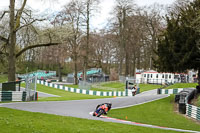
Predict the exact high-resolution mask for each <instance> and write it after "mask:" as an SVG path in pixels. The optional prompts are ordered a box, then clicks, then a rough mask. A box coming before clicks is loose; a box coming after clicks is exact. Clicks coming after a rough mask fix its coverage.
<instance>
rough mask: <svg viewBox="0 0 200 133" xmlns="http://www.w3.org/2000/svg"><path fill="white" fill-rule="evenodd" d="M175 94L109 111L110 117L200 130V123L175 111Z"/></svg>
mask: <svg viewBox="0 0 200 133" xmlns="http://www.w3.org/2000/svg"><path fill="white" fill-rule="evenodd" d="M173 104H174V95H171V96H170V97H167V98H164V99H161V100H158V101H154V102H151V103H146V104H142V105H137V106H133V107H129V108H124V109H115V110H111V111H110V112H109V114H108V115H109V116H110V117H114V118H119V119H125V118H126V117H127V120H129V121H134V122H139V123H144V124H152V125H157V126H164V127H171V128H179V129H186V130H197V131H200V124H197V123H195V122H194V121H192V120H190V119H187V118H186V117H184V116H183V115H180V114H177V113H176V112H174V108H173Z"/></svg>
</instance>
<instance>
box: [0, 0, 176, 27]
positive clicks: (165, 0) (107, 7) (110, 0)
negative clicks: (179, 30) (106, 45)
mask: <svg viewBox="0 0 200 133" xmlns="http://www.w3.org/2000/svg"><path fill="white" fill-rule="evenodd" d="M16 1H22V0H16ZM48 1H53V2H48ZM68 1H70V0H28V1H27V5H28V6H30V7H31V8H33V9H34V10H36V11H38V12H43V11H45V10H47V9H50V10H52V11H60V10H61V8H62V6H63V5H65V4H66V3H68ZM114 1H115V0H100V2H101V4H100V5H99V6H100V13H98V14H96V16H95V21H93V22H92V25H93V27H102V26H104V25H105V23H106V20H107V19H108V18H109V17H110V16H109V13H110V12H111V10H112V7H113V6H114ZM174 1H175V0H135V3H136V4H137V5H139V6H145V5H151V4H154V3H155V2H156V3H159V4H164V5H167V4H172V3H173V2H174ZM8 6H9V0H0V10H5V9H8Z"/></svg>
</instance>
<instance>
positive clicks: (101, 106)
mask: <svg viewBox="0 0 200 133" xmlns="http://www.w3.org/2000/svg"><path fill="white" fill-rule="evenodd" d="M111 106H112V103H102V104H99V105H97V107H96V111H95V112H94V113H93V116H97V117H99V116H100V115H99V114H98V113H99V111H100V110H103V114H105V115H106V114H107V112H108V111H109V110H110V109H111Z"/></svg>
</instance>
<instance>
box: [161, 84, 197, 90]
mask: <svg viewBox="0 0 200 133" xmlns="http://www.w3.org/2000/svg"><path fill="white" fill-rule="evenodd" d="M197 85H198V84H197V83H176V84H173V85H170V86H168V87H166V88H165V89H174V88H191V87H192V88H196V86H197Z"/></svg>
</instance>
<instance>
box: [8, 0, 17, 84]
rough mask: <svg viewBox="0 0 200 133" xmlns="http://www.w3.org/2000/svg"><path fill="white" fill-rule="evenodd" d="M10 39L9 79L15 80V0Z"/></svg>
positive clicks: (11, 11)
mask: <svg viewBox="0 0 200 133" xmlns="http://www.w3.org/2000/svg"><path fill="white" fill-rule="evenodd" d="M9 25H10V40H9V44H8V53H9V55H8V81H15V73H16V68H15V61H16V57H15V44H16V32H15V0H10V24H9Z"/></svg>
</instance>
